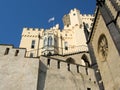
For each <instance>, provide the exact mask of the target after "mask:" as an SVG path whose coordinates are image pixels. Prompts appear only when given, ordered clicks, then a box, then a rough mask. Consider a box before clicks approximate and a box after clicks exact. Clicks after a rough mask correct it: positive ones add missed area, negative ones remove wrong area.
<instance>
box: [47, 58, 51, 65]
mask: <svg viewBox="0 0 120 90" xmlns="http://www.w3.org/2000/svg"><path fill="white" fill-rule="evenodd" d="M47 65H48V66H50V59H49V58H48V61H47Z"/></svg>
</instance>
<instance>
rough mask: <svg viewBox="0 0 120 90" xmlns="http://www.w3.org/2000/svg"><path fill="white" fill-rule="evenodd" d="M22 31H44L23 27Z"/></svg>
mask: <svg viewBox="0 0 120 90" xmlns="http://www.w3.org/2000/svg"><path fill="white" fill-rule="evenodd" d="M23 30H25V31H44V29H43V28H28V27H24V28H23Z"/></svg>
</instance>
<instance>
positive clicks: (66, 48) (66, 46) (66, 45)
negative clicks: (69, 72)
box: [64, 42, 68, 50]
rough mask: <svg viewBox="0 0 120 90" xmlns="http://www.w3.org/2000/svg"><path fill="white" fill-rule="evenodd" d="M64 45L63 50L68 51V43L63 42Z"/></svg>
mask: <svg viewBox="0 0 120 90" xmlns="http://www.w3.org/2000/svg"><path fill="white" fill-rule="evenodd" d="M64 45H65V50H68V42H65V43H64Z"/></svg>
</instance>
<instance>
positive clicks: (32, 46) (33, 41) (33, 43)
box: [31, 40, 35, 48]
mask: <svg viewBox="0 0 120 90" xmlns="http://www.w3.org/2000/svg"><path fill="white" fill-rule="evenodd" d="M31 48H35V40H32V44H31Z"/></svg>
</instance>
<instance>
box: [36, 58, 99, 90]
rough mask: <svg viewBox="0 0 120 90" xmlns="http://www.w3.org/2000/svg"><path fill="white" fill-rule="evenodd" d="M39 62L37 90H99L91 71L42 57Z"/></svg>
mask: <svg viewBox="0 0 120 90" xmlns="http://www.w3.org/2000/svg"><path fill="white" fill-rule="evenodd" d="M40 60H41V62H40V70H39V80H38V83H39V84H38V88H39V90H61V89H62V90H99V88H98V85H97V82H96V78H95V75H94V70H93V69H91V68H87V67H84V66H80V65H77V64H69V65H68V63H66V62H65V61H60V60H55V59H50V58H48V57H44V56H41V57H40ZM41 76H42V77H41ZM43 82H44V83H43ZM89 88H90V89H89Z"/></svg>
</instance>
